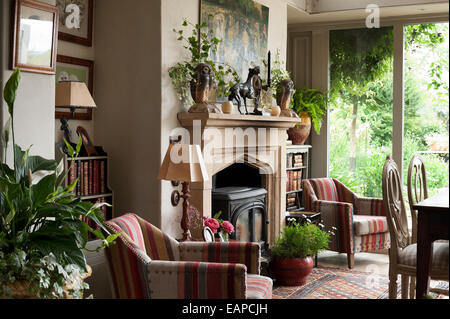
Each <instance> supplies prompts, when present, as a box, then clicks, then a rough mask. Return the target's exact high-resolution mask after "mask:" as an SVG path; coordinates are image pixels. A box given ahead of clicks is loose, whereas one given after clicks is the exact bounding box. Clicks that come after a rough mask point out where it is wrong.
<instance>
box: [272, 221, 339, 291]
mask: <svg viewBox="0 0 450 319" xmlns="http://www.w3.org/2000/svg"><path fill="white" fill-rule="evenodd" d="M329 237H330V232H325V231H323V230H322V229H320V228H319V227H318V226H316V225H313V224H311V223H305V224H303V225H300V224H298V223H296V222H295V220H293V221H291V224H290V225H288V226H286V227H285V228H284V230H283V232H282V234H281V235H280V236H279V237H278V239H277V240H276V242H275V245H274V246H273V247H272V248H271V250H270V252H271V256H272V260H271V261H270V268H271V270H272V273H273V274H274V276H275V279H276V282H277V284H280V285H285V286H302V285H304V284H305V283H306V278H307V277H308V275H309V274H310V273H311V271H312V268H313V266H314V261H313V258H312V256H315V255H317V253H319V252H320V251H322V250H324V249H327V248H328V241H329Z"/></svg>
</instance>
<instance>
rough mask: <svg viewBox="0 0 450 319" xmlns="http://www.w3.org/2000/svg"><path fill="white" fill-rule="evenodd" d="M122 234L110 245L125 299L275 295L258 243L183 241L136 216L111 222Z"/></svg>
mask: <svg viewBox="0 0 450 319" xmlns="http://www.w3.org/2000/svg"><path fill="white" fill-rule="evenodd" d="M104 225H105V226H106V227H107V228H108V229H109V230H110V231H111V232H113V233H120V236H119V237H118V240H117V241H116V244H115V245H112V246H110V247H108V248H107V249H106V256H107V259H108V264H109V267H110V271H111V276H112V282H113V285H112V286H113V293H114V297H115V298H120V299H146V298H151V299H270V298H271V297H272V279H271V278H268V277H264V276H260V275H259V271H260V246H259V244H256V243H245V242H230V243H207V242H178V241H177V240H175V239H174V238H172V237H171V236H169V235H168V234H166V233H164V232H162V231H161V230H160V229H158V228H157V227H155V226H153V225H152V224H150V223H149V222H147V221H145V220H144V219H142V218H140V217H139V216H137V215H135V214H126V215H123V216H121V217H118V218H115V219H112V220H109V221H106V222H105V223H104Z"/></svg>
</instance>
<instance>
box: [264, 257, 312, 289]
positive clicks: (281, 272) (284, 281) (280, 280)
mask: <svg viewBox="0 0 450 319" xmlns="http://www.w3.org/2000/svg"><path fill="white" fill-rule="evenodd" d="M313 266H314V261H313V259H312V258H311V257H306V258H277V257H275V258H274V259H272V261H271V262H270V268H271V270H272V273H273V275H274V277H275V280H276V283H277V285H282V286H303V285H304V284H305V283H306V278H307V277H308V276H309V274H310V273H311V271H312V269H313Z"/></svg>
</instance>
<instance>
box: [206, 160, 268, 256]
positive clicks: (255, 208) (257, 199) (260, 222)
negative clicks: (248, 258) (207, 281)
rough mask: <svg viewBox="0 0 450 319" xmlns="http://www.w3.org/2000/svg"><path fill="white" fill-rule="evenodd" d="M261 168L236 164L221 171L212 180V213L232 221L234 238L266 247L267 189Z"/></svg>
mask: <svg viewBox="0 0 450 319" xmlns="http://www.w3.org/2000/svg"><path fill="white" fill-rule="evenodd" d="M261 184H262V178H261V175H260V174H259V170H258V169H256V168H253V167H250V166H248V165H246V164H241V163H235V164H233V165H231V166H230V167H227V168H226V169H224V170H222V171H220V172H218V173H217V174H216V175H214V176H213V180H212V192H211V193H212V215H213V216H214V215H215V214H216V213H218V212H222V214H221V215H220V218H221V219H222V220H227V221H229V222H231V223H232V224H233V226H234V228H235V232H234V233H233V234H232V235H231V237H230V238H231V239H234V240H238V241H245V242H257V243H260V244H261V247H263V248H266V247H267V244H268V243H267V225H268V223H269V221H268V218H267V209H266V197H267V190H266V189H265V188H263V187H262V186H261Z"/></svg>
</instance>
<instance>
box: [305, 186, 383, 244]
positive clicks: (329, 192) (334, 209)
mask: <svg viewBox="0 0 450 319" xmlns="http://www.w3.org/2000/svg"><path fill="white" fill-rule="evenodd" d="M302 185H303V203H304V206H305V210H307V211H315V212H321V213H322V219H323V224H324V225H325V230H329V231H330V230H332V227H335V228H336V229H337V231H334V232H335V234H336V235H335V236H331V242H330V249H331V250H333V251H337V252H340V253H355V252H360V251H364V252H368V251H375V250H380V249H386V248H389V247H390V236H389V228H388V225H387V221H386V217H385V216H386V214H385V211H384V205H383V200H382V199H379V198H364V197H359V196H357V195H356V194H355V193H354V192H352V191H351V190H350V189H348V188H347V187H346V186H345V185H344V184H342V183H341V182H339V181H338V180H336V179H332V178H318V179H306V180H303V184H302ZM371 217H373V218H371ZM376 217H379V218H376Z"/></svg>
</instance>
